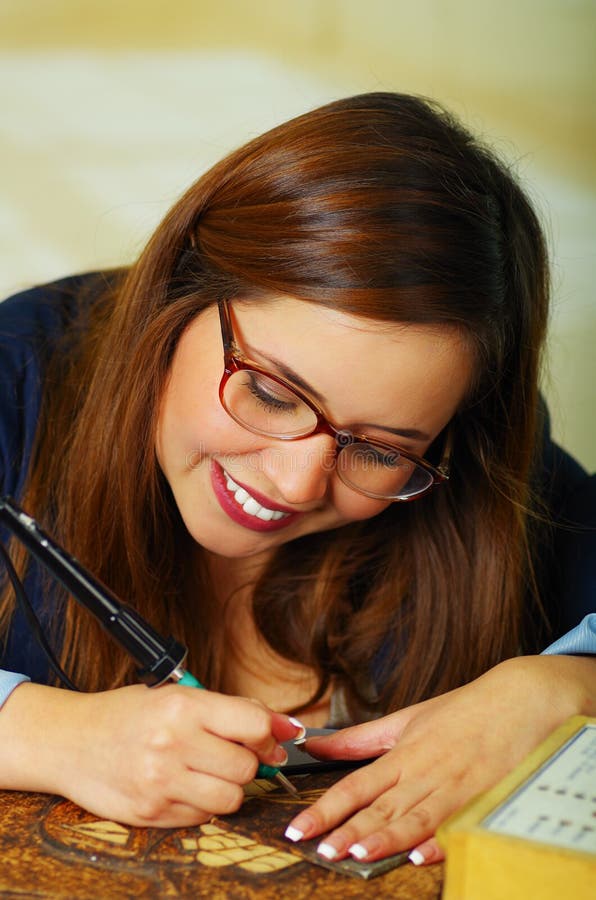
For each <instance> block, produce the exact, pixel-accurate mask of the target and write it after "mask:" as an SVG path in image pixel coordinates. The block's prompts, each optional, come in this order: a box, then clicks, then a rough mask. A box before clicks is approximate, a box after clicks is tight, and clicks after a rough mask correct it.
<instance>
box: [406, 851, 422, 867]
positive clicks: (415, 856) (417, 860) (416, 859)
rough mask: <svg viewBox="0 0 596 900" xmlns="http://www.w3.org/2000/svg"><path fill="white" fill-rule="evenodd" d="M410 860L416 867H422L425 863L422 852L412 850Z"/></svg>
mask: <svg viewBox="0 0 596 900" xmlns="http://www.w3.org/2000/svg"><path fill="white" fill-rule="evenodd" d="M408 859H409V860H410V862H412V863H414V865H415V866H421V865H422V863H423V862H424V856H423V855H422V853H421V852H420V850H412V852H411V853H410V854H409V856H408Z"/></svg>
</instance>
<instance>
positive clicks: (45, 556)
mask: <svg viewBox="0 0 596 900" xmlns="http://www.w3.org/2000/svg"><path fill="white" fill-rule="evenodd" d="M0 523H2V524H3V525H5V526H6V528H7V529H8V530H9V531H10V532H12V534H14V535H15V537H17V538H18V539H19V541H20V542H21V543H22V544H23V545H24V546H25V547H26V548H27V550H28V551H29V552H30V553H31V554H32V556H34V557H35V558H36V559H38V560H39V562H40V563H42V565H44V566H45V567H46V568H47V569H48V571H49V572H51V573H52V575H53V576H54V577H55V578H56V579H57V580H58V581H59V582H60V583H61V584H62V585H63V586H64V587H65V588H66V590H67V591H68V592H69V593H70V594H72V596H73V597H74V598H75V600H77V601H78V602H79V603H80V604H81V605H82V606H84V607H85V608H86V609H88V610H89V612H90V613H92V615H94V616H95V618H96V619H97V620H98V622H99V623H100V624H101V625H102V626H103V628H105V629H106V631H107V632H108V633H109V634H110V635H111V636H112V637H113V638H114V640H115V641H117V642H118V643H119V644H120V646H121V647H123V648H124V649H125V650H126V651H127V652H128V653H130V655H131V656H132V657H133V659H135V660H136V661H137V663H139V665H140V669H139V670H138V675H139V678H140V680H141V681H144V682H145V684H147V685H149V686H150V687H157V686H158V685H160V684H163V683H164V682H166V681H175V682H177V683H178V684H182V685H186V686H188V687H195V688H201V689H204V685H202V684H201V683H200V681H198V680H197V679H196V678H195V677H194V675H191V674H190V672H188V671H187V670H186V669H184V668H183V664H184V660H185V659H186V655H187V649H186V647H184V646H183V645H182V644H179V643H178V641H176V640H174V638H172V637H168V638H165V639H164V638H163V637H161V635H159V634H158V633H157V632H156V631H155V630H154V629H153V628H152V627H151V626H150V625H149V624H148V623H147V622H145V620H144V619H143V618H142V617H141V616H140V615H139V614H138V612H136V610H134V609H132V607H130V606H126V605H125V604H124V603H121V602H120V601H119V600H118V598H117V597H116V596H115V595H114V594H113V593H112V592H111V591H110V590H109V589H108V588H107V587H106V586H105V585H103V584H102V583H101V582H100V581H98V580H97V579H96V578H94V577H93V576H92V575H91V574H90V573H89V572H88V571H87V570H86V569H85V568H84V567H83V566H82V565H81V563H79V562H78V561H77V560H76V559H74V557H72V556H70V554H68V553H67V552H66V551H65V550H63V549H62V547H60V546H59V545H58V544H56V542H55V541H54V540H52V538H50V537H49V536H48V535H47V534H46V533H45V532H44V531H42V529H41V528H40V526H39V525H38V524H37V522H36V521H35V519H32V518H31V516H28V515H27V513H25V512H24V511H23V510H22V509H20V508H19V507H18V506H17V505H16V503H15V502H14V501H13V500H11V498H10V497H2V498H0ZM257 776H258V777H259V778H274V779H275V780H276V781H278V782H279V784H281V785H282V786H283V787H284V788H285V790H286V791H287V792H288V793H290V794H293V795H294V796H297V795H298V792H297V790H296V788H295V787H294V785H293V784H292V783H291V782H290V781H289V780H288V779H287V778H286V776H285V775H283V774H282V772H280V771H279V769H277V768H275V767H273V766H266V765H264V764H263V763H261V764H260V765H259V768H258V771H257Z"/></svg>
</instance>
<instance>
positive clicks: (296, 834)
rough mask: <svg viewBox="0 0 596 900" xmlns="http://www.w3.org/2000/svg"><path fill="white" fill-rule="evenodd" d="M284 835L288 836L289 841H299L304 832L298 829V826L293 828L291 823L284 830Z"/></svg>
mask: <svg viewBox="0 0 596 900" xmlns="http://www.w3.org/2000/svg"><path fill="white" fill-rule="evenodd" d="M284 834H285V836H286V837H287V838H289V839H290V840H291V841H294V842H296V841H301V840H302V838H303V837H304V832H303V831H300V829H299V828H294V826H293V825H288V827H287V828H286V830H285V832H284Z"/></svg>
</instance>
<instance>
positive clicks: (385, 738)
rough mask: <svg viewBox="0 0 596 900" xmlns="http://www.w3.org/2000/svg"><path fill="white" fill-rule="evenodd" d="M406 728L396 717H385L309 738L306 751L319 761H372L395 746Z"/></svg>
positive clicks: (305, 746)
mask: <svg viewBox="0 0 596 900" xmlns="http://www.w3.org/2000/svg"><path fill="white" fill-rule="evenodd" d="M404 727H405V723H402V722H401V721H400V719H399V718H398V717H397V716H384V717H383V718H382V719H377V720H375V721H374V722H364V723H363V724H361V725H353V726H351V727H350V728H343V729H342V730H341V731H336V732H335V734H328V735H322V736H319V737H312V738H308V739H307V740H306V742H305V743H304V748H305V749H306V750H307V751H308V752H309V753H310V754H311V755H312V756H315V757H317V758H318V759H369V758H370V757H373V756H380V755H381V754H382V753H386V752H387V750H391V749H392V748H393V747H395V745H396V743H397V741H398V740H399V737H400V735H401V733H402V731H403V728H404Z"/></svg>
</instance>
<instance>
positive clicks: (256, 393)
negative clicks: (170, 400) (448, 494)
mask: <svg viewBox="0 0 596 900" xmlns="http://www.w3.org/2000/svg"><path fill="white" fill-rule="evenodd" d="M218 309H219V319H220V323H221V337H222V341H223V349H224V373H223V375H222V378H221V381H220V384H219V399H220V402H221V404H222V406H223V408H224V409H225V410H226V412H227V413H228V415H229V416H231V418H232V419H234V421H235V422H237V423H238V424H239V425H242V426H243V428H246V429H247V430H248V431H251V432H253V433H254V434H260V435H265V436H267V437H273V438H276V439H278V440H281V441H296V440H299V439H300V438H305V437H309V436H310V435H314V434H328V435H330V436H331V437H332V438H333V439H334V441H335V446H334V448H333V450H331V451H328V452H327V455H326V456H325V458H324V459H322V460H321V461H322V463H323V464H324V465H327V466H329V468H330V469H335V470H336V471H337V474H338V476H339V478H340V479H341V480H342V481H343V483H344V484H346V485H347V486H348V487H350V488H352V489H353V490H355V491H358V493H360V494H364V495H365V496H367V497H373V498H375V499H381V500H393V501H407V500H414V499H415V498H417V497H421V496H422V495H423V494H426V493H428V491H430V490H431V489H432V488H433V487H434V486H435V485H437V484H440V483H441V482H444V481H447V480H448V478H449V475H448V463H449V456H450V450H451V441H450V435H449V433H448V434H447V438H446V441H445V446H444V449H443V456H442V459H441V462H440V464H439V465H438V466H437V467H436V468H435V466H432V465H431V464H430V463H429V462H427V461H426V460H425V459H421V458H420V457H417V456H414V455H413V454H412V453H408V452H407V451H406V450H402V449H401V447H397V446H395V445H394V444H389V443H385V442H384V441H380V440H377V439H376V438H374V439H371V438H369V437H368V436H367V435H366V434H355V433H353V432H352V431H350V430H349V429H345V428H336V427H335V425H333V424H332V423H331V422H330V421H329V420H328V419H327V418H326V417H325V416H324V415H323V412H322V411H321V409H320V408H319V407H318V406H317V404H316V403H315V402H314V401H313V400H311V398H310V397H308V396H307V395H306V394H305V393H304V392H303V391H301V390H299V389H298V388H297V387H295V386H294V385H293V384H290V383H289V382H287V381H286V380H285V379H283V378H279V377H278V376H277V375H274V374H272V373H271V372H269V371H267V369H264V368H263V367H262V366H259V365H257V364H256V363H253V362H251V361H250V360H249V359H246V358H245V357H244V356H243V355H242V353H241V352H240V350H239V349H238V346H237V344H236V341H235V338H234V330H233V327H232V317H231V313H230V308H229V303H228V301H227V300H220V301H219V302H218Z"/></svg>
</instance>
